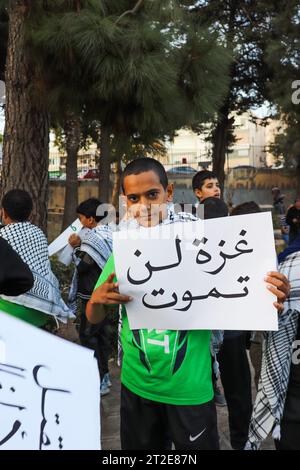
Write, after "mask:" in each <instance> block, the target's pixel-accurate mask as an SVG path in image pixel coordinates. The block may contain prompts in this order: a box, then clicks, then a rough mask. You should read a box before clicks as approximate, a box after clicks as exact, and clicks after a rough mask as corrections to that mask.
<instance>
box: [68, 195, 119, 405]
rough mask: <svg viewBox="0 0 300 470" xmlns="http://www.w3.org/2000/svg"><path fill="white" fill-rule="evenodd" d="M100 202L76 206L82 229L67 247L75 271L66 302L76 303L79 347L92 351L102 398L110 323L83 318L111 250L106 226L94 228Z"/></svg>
mask: <svg viewBox="0 0 300 470" xmlns="http://www.w3.org/2000/svg"><path fill="white" fill-rule="evenodd" d="M100 206H101V202H100V201H99V200H98V199H96V198H90V199H87V200H86V201H83V202H82V203H81V204H79V206H78V207H77V213H78V217H79V219H80V222H81V223H82V225H83V227H84V228H85V229H88V231H87V230H84V231H83V235H82V239H81V237H80V236H78V235H76V234H73V235H71V236H70V238H69V244H70V245H71V246H72V247H73V248H74V256H73V258H74V262H75V265H76V271H75V275H74V278H73V282H72V287H71V293H70V296H69V300H70V301H74V300H79V302H80V315H79V331H78V333H79V338H80V342H81V344H82V345H83V346H85V347H87V348H90V349H93V350H94V351H95V357H96V359H97V362H98V369H99V374H100V380H101V387H100V393H101V395H102V396H104V395H107V394H108V393H109V392H110V387H111V381H110V377H109V369H108V360H109V355H110V352H111V346H110V330H111V327H110V321H109V319H108V318H106V319H105V321H104V322H103V323H101V324H100V325H92V324H91V323H89V321H88V320H87V318H86V315H85V309H86V304H87V302H88V300H89V299H90V297H91V295H92V292H93V290H94V286H95V284H96V282H97V280H98V278H99V276H100V274H101V272H102V268H103V266H104V265H105V263H106V261H107V259H108V258H109V256H110V254H111V250H112V243H111V232H110V230H109V227H108V226H106V225H98V224H99V222H100V221H101V220H102V219H103V216H97V209H98V208H99V207H100Z"/></svg>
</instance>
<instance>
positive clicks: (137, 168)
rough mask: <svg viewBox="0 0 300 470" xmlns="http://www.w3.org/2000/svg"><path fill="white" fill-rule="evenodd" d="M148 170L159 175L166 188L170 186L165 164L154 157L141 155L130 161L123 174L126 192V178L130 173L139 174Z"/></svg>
mask: <svg viewBox="0 0 300 470" xmlns="http://www.w3.org/2000/svg"><path fill="white" fill-rule="evenodd" d="M146 171H153V172H154V173H156V175H157V176H158V177H159V181H160V184H161V185H162V187H163V188H164V189H167V187H168V184H169V182H168V176H167V173H166V170H165V168H164V166H163V165H162V164H161V163H160V162H159V161H158V160H155V159H154V158H149V157H139V158H136V159H135V160H133V161H132V162H130V163H129V164H128V165H127V166H126V168H125V170H124V171H123V174H122V190H123V192H124V180H125V178H126V176H129V175H139V174H141V173H145V172H146Z"/></svg>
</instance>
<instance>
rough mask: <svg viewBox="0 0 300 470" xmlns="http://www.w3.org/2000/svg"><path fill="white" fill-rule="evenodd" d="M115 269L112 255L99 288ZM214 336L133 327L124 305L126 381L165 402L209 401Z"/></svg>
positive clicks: (138, 392)
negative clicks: (211, 352)
mask: <svg viewBox="0 0 300 470" xmlns="http://www.w3.org/2000/svg"><path fill="white" fill-rule="evenodd" d="M113 272H115V266H114V258H113V255H111V257H110V258H109V260H108V261H107V264H106V265H105V267H104V269H103V271H102V274H101V276H100V278H99V280H98V282H97V284H96V287H99V286H100V285H101V284H102V283H103V282H105V281H106V279H107V278H108V276H109V275H110V274H111V273H113ZM124 294H126V292H124ZM210 337H211V332H210V331H204V330H191V331H173V330H145V329H144V330H130V328H129V322H128V318H127V313H126V309H125V307H124V306H123V307H122V330H121V343H122V348H123V362H122V372H121V382H122V384H123V385H124V386H125V387H127V388H128V389H129V390H130V391H131V392H133V393H135V394H136V395H139V396H141V397H143V398H146V399H149V400H153V401H158V402H161V403H167V404H171V405H200V404H203V403H207V402H208V401H210V400H212V398H213V387H212V372H211V355H210Z"/></svg>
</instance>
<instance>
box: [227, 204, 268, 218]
mask: <svg viewBox="0 0 300 470" xmlns="http://www.w3.org/2000/svg"><path fill="white" fill-rule="evenodd" d="M257 212H261V208H260V207H259V205H258V204H256V202H254V201H249V202H243V204H239V205H238V206H235V207H234V208H233V209H232V211H231V214H230V215H245V214H256V213H257Z"/></svg>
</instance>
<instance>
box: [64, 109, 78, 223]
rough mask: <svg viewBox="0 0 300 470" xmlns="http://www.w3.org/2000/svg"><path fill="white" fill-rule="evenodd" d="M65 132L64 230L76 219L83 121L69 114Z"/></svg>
mask: <svg viewBox="0 0 300 470" xmlns="http://www.w3.org/2000/svg"><path fill="white" fill-rule="evenodd" d="M64 132H65V137H66V152H67V164H66V186H65V208H64V218H63V230H64V229H65V228H67V227H68V226H69V225H70V224H71V223H72V222H74V220H75V219H76V208H77V206H78V174H77V173H78V172H77V159H78V151H79V148H80V137H81V122H80V119H78V118H77V117H76V116H74V115H72V116H69V117H68V118H67V119H66V120H65V124H64Z"/></svg>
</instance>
